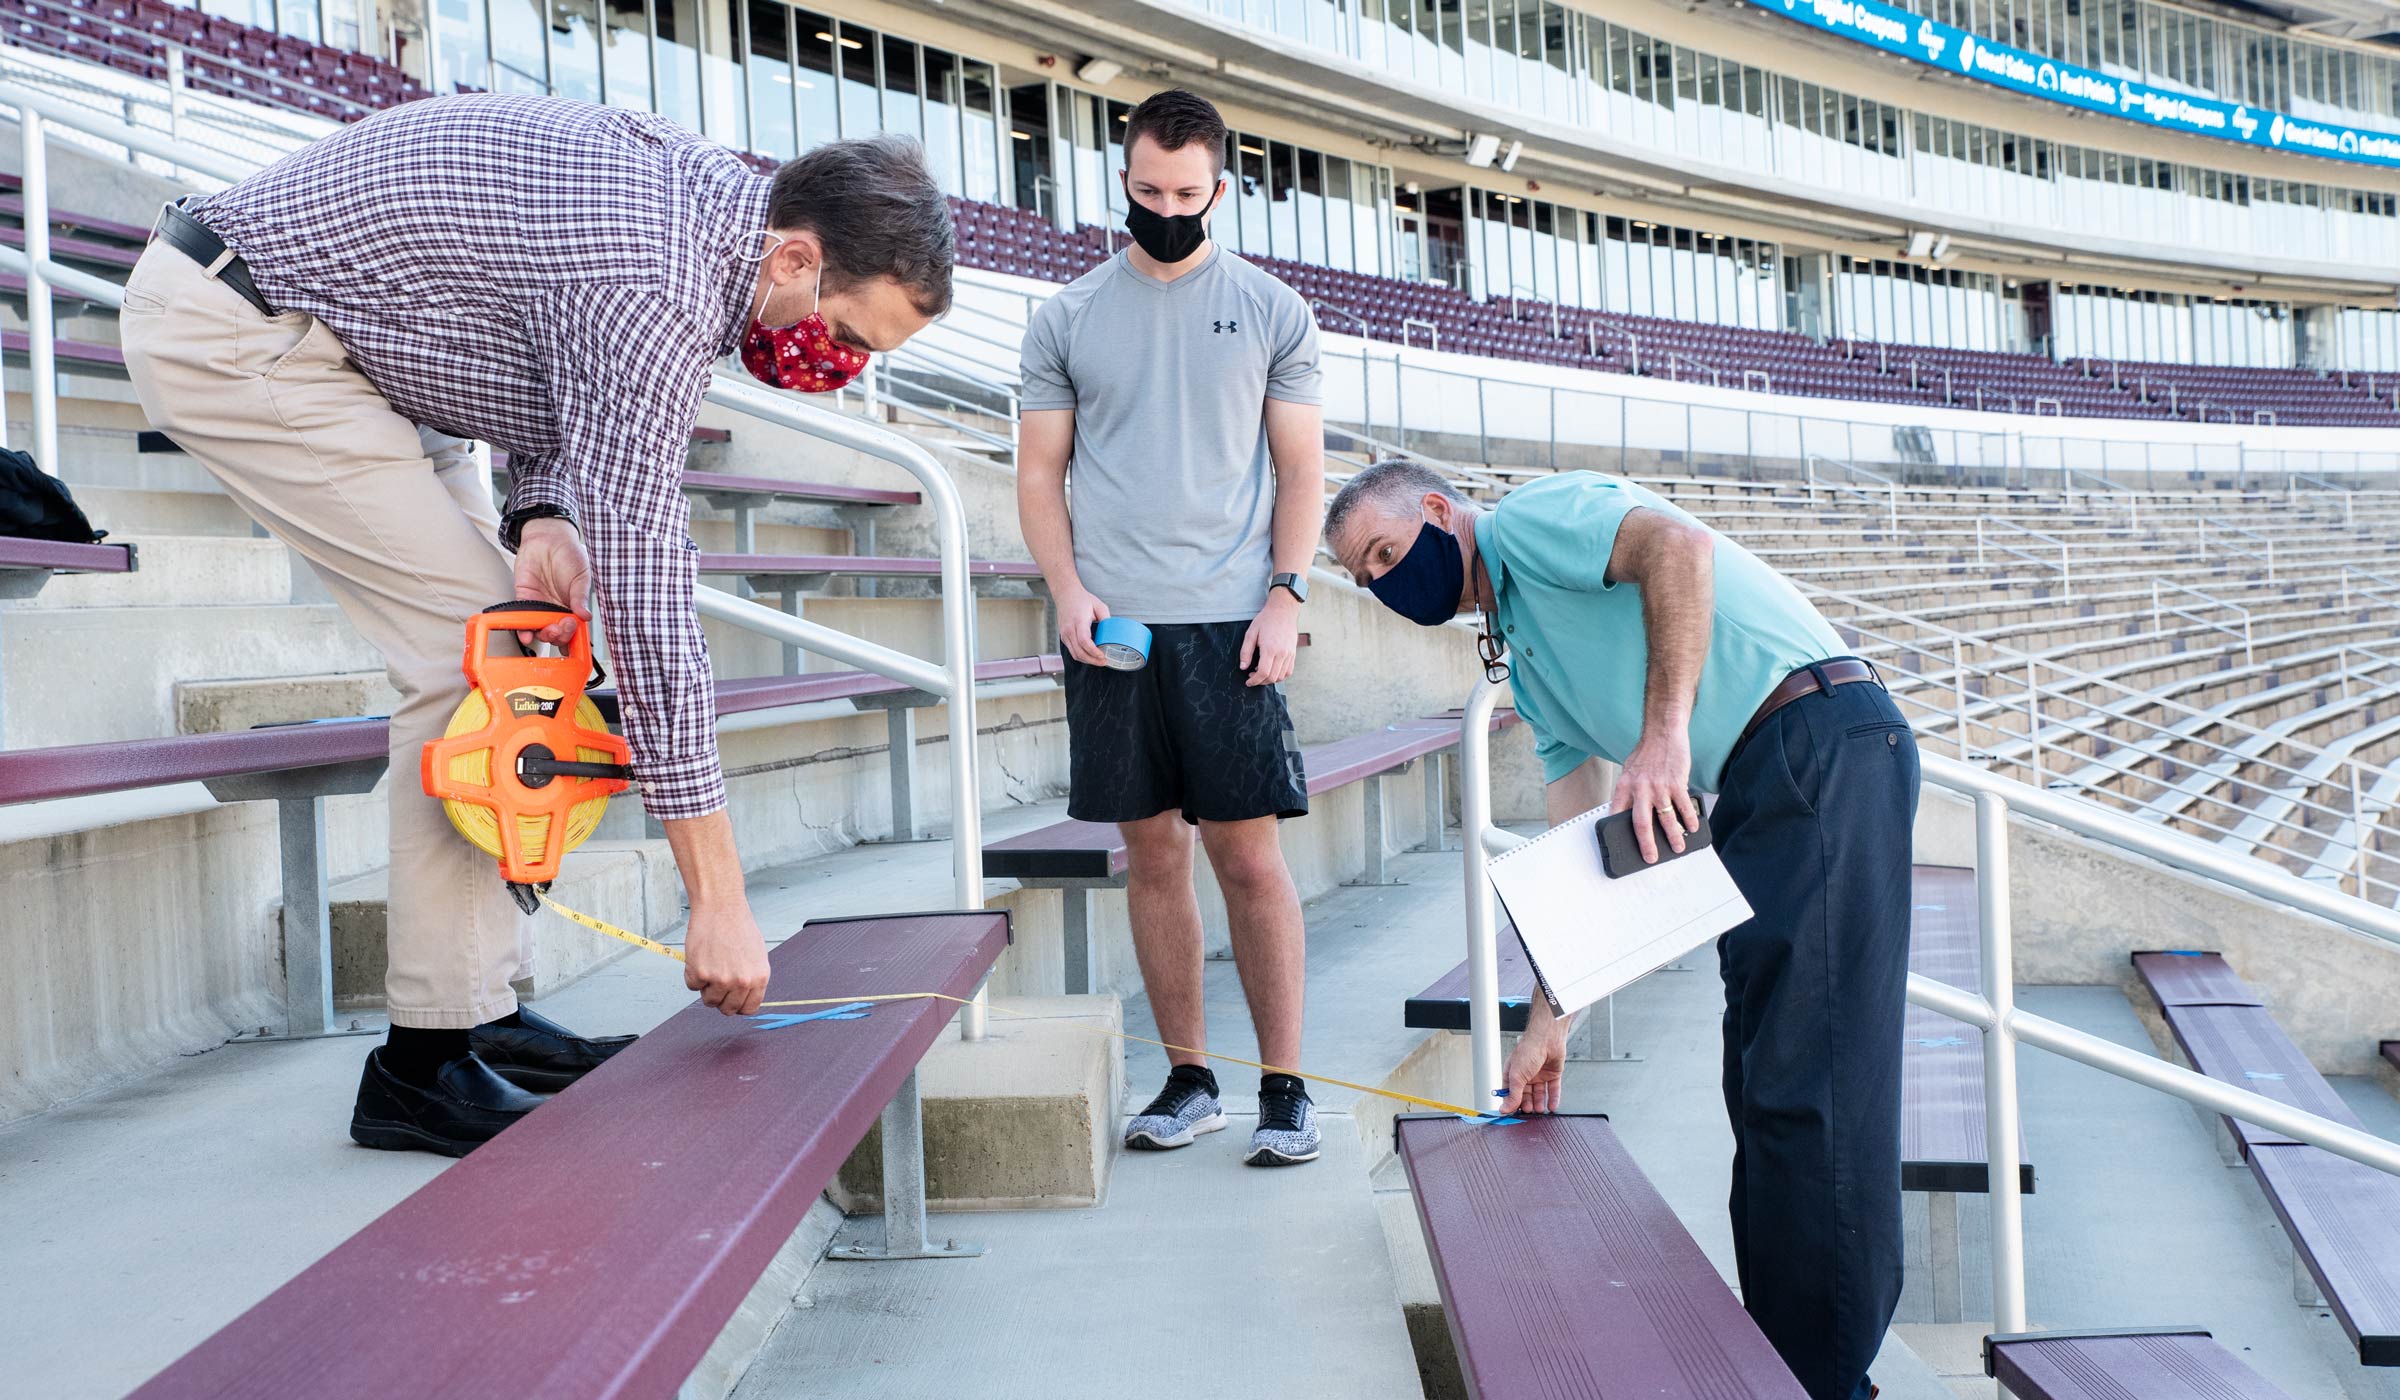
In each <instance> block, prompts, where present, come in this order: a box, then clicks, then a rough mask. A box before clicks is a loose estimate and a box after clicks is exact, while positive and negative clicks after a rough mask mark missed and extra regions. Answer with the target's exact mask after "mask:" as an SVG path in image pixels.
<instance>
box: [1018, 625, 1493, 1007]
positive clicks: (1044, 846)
mask: <svg viewBox="0 0 2400 1400" xmlns="http://www.w3.org/2000/svg"><path fill="white" fill-rule="evenodd" d="M1301 640H1302V642H1303V644H1305V643H1306V641H1307V639H1306V638H1305V637H1303V638H1302V639H1301ZM1516 722H1517V714H1516V711H1514V710H1499V711H1496V712H1494V714H1493V715H1492V728H1493V729H1495V730H1499V729H1505V728H1507V727H1509V726H1510V725H1513V724H1515V723H1516ZM1457 746H1458V720H1457V719H1455V718H1453V717H1448V716H1439V715H1436V716H1431V717H1428V718H1425V719H1413V720H1406V721H1403V722H1401V723H1398V724H1392V725H1387V726H1385V727H1384V728H1382V729H1379V730H1375V731H1372V732H1370V733H1366V734H1358V735H1353V736H1351V737H1350V738H1347V739H1336V740H1334V741H1333V742H1331V743H1325V744H1315V745H1311V746H1310V747H1308V748H1305V749H1303V750H1301V753H1300V762H1301V766H1302V767H1303V768H1305V769H1306V770H1307V772H1308V795H1309V796H1311V797H1315V796H1317V795H1318V794H1319V793H1325V792H1331V791H1333V790H1334V789H1335V788H1339V787H1346V786H1348V785H1349V784H1351V783H1358V782H1363V783H1365V784H1366V785H1367V788H1366V813H1365V819H1366V820H1365V824H1366V870H1365V873H1364V875H1363V876H1362V877H1361V878H1360V879H1358V880H1355V881H1350V882H1349V883H1352V884H1359V885H1384V884H1391V883H1394V882H1393V881H1391V880H1389V879H1387V878H1385V873H1384V863H1385V860H1386V859H1387V851H1386V847H1387V844H1388V838H1387V837H1386V835H1385V824H1384V818H1383V780H1384V778H1385V777H1387V776H1389V775H1391V774H1395V773H1404V772H1406V771H1408V769H1409V768H1410V766H1412V765H1413V764H1415V763H1416V762H1417V760H1419V759H1422V758H1432V759H1434V763H1433V765H1432V766H1431V767H1430V768H1428V769H1427V770H1426V777H1427V781H1426V784H1425V787H1426V816H1427V826H1426V830H1427V831H1428V832H1429V833H1431V837H1430V840H1431V841H1432V842H1434V843H1439V842H1440V840H1441V833H1442V822H1443V813H1444V811H1445V808H1444V799H1443V796H1442V783H1441V771H1442V770H1441V763H1440V758H1439V756H1440V755H1441V754H1442V753H1443V752H1444V751H1445V750H1448V749H1453V748H1456V747H1457ZM1419 849H1427V850H1432V849H1439V846H1438V844H1434V845H1428V846H1424V847H1420V848H1419ZM1126 859H1127V857H1126V849H1125V838H1124V836H1123V834H1122V833H1120V832H1119V831H1118V829H1117V827H1116V825H1115V824H1114V823H1111V822H1079V821H1073V820H1069V821H1063V822H1054V823H1052V824H1051V825H1049V826H1045V827H1042V828H1041V829H1039V830H1036V831H1028V832H1025V833H1023V834H1021V835H1017V836H1011V837H1009V838H1007V839H1006V840H1002V841H994V842H992V843H991V844H989V845H987V846H985V847H984V848H983V873H984V874H985V875H988V876H991V877H993V878H996V879H1011V880H1015V881H1016V882H1017V883H1018V884H1020V885H1024V886H1026V887H1028V888H1032V889H1054V890H1058V891H1060V900H1061V902H1062V905H1063V910H1062V935H1063V940H1064V943H1065V950H1064V955H1065V970H1066V981H1065V987H1066V990H1067V991H1068V993H1070V994H1080V993H1083V992H1088V991H1090V990H1091V989H1092V985H1091V969H1092V941H1091V934H1092V898H1093V893H1094V891H1097V890H1104V889H1123V888H1124V887H1125V871H1126Z"/></svg>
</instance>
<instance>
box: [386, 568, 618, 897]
mask: <svg viewBox="0 0 2400 1400" xmlns="http://www.w3.org/2000/svg"><path fill="white" fill-rule="evenodd" d="M567 611H568V609H566V608H562V607H560V606H558V605H557V604H555V603H541V602H530V601H520V602H513V603H500V604H497V605H495V606H493V607H490V608H486V609H485V610H484V611H482V612H480V613H477V614H476V615H475V616H473V617H471V618H469V619H467V648H466V660H465V670H466V676H467V680H468V682H469V683H470V684H472V685H473V686H474V687H475V688H474V689H473V690H472V691H469V692H468V694H467V697H466V699H464V700H462V701H460V702H459V706H458V709H457V710H456V711H455V712H453V713H452V714H451V716H450V725H449V728H448V729H447V731H446V732H445V733H444V734H443V736H442V737H441V738H439V739H435V740H432V741H430V742H428V743H427V744H426V745H425V750H424V755H423V758H422V761H421V763H420V769H421V776H422V778H423V781H424V785H425V792H426V794H427V795H428V796H432V797H438V798H440V799H442V810H443V811H444V812H446V813H447V814H448V815H449V817H450V824H451V825H452V826H455V827H457V828H458V831H459V834H460V835H462V836H464V837H466V838H467V840H469V841H470V842H473V843H474V845H475V847H476V848H477V849H478V850H481V851H482V852H483V853H484V854H486V855H489V856H493V857H496V858H497V859H498V860H499V862H500V874H501V877H502V878H503V879H505V880H507V881H508V884H509V890H510V893H512V894H514V895H515V896H516V899H517V903H518V904H519V905H521V906H522V907H524V909H525V911H526V912H527V913H531V912H533V910H534V909H535V908H537V907H539V906H538V901H537V899H536V896H535V891H536V890H539V889H548V888H549V886H550V882H551V881H553V880H555V879H557V878H558V865H559V861H560V859H561V858H562V857H564V856H565V855H566V853H567V852H568V851H571V850H573V849H574V848H575V847H577V846H579V845H582V844H583V842H584V841H585V840H586V839H587V838H589V837H590V836H591V834H592V832H593V831H594V830H595V829H597V828H598V826H599V825H600V818H601V815H602V814H603V813H604V812H605V811H606V810H607V808H608V799H609V796H610V794H612V793H618V792H623V791H624V790H625V788H626V787H627V786H628V785H629V783H628V779H630V778H631V776H632V770H631V769H630V768H629V767H628V766H627V765H628V763H629V761H630V760H631V758H632V752H631V750H629V749H628V748H627V747H626V744H625V741H624V740H623V739H620V738H618V737H617V736H616V735H614V734H611V733H609V732H608V723H607V721H606V720H605V719H604V718H603V717H602V716H601V714H600V707H599V706H598V705H595V704H593V703H592V700H591V697H589V696H587V695H585V694H584V687H585V685H586V684H587V681H586V677H590V676H592V675H593V666H592V642H591V635H590V629H589V628H587V627H582V626H578V627H577V628H576V629H575V636H574V638H573V639H572V640H571V641H570V642H569V643H568V645H567V652H566V655H564V656H530V655H504V656H494V655H492V654H491V651H492V643H493V640H494V637H495V634H497V636H498V637H499V638H500V639H501V640H503V641H504V642H505V643H506V644H507V645H508V646H509V647H511V648H515V647H516V639H515V638H514V637H513V636H511V635H510V634H511V633H514V632H518V631H527V632H531V631H538V630H540V629H541V628H543V627H547V626H549V625H550V624H551V623H553V622H556V621H557V620H558V618H559V616H560V615H561V614H563V613H566V612H567Z"/></svg>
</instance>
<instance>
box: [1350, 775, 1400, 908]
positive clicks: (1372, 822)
mask: <svg viewBox="0 0 2400 1400" xmlns="http://www.w3.org/2000/svg"><path fill="white" fill-rule="evenodd" d="M1408 768H1409V765H1407V764H1403V765H1401V766H1400V767H1398V768H1395V769H1393V770H1391V771H1392V772H1395V773H1405V772H1407V771H1408ZM1386 776H1387V775H1386V774H1383V773H1376V774H1372V775H1370V776H1369V777H1368V778H1367V779H1366V782H1365V784H1364V786H1365V787H1366V793H1365V802H1366V818H1367V819H1366V851H1367V863H1366V868H1365V869H1364V870H1363V871H1361V872H1360V874H1359V877H1358V878H1357V879H1355V880H1344V881H1343V882H1342V883H1343V884H1344V885H1346V886H1352V887H1357V886H1367V885H1405V884H1407V883H1408V882H1407V881H1406V880H1395V879H1392V878H1391V877H1390V876H1389V875H1388V874H1387V873H1386V871H1385V867H1384V862H1385V859H1386V855H1387V852H1388V850H1389V846H1388V842H1389V839H1390V838H1389V836H1388V835H1387V834H1386V829H1385V826H1384V820H1383V780H1384V778H1385V777H1386Z"/></svg>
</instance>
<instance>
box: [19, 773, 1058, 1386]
mask: <svg viewBox="0 0 2400 1400" xmlns="http://www.w3.org/2000/svg"><path fill="white" fill-rule="evenodd" d="M1063 806H1064V804H1063V803H1048V804H1038V805H1029V806H1023V807H1011V808H1008V809H1005V810H1002V811H997V812H994V813H991V814H990V815H989V816H987V818H986V826H987V830H988V833H989V834H990V835H991V836H993V837H999V836H1006V835H1010V834H1013V833H1015V832H1018V831H1023V830H1027V829H1030V828H1032V827H1036V826H1040V825H1043V824H1045V823H1047V822H1052V821H1056V820H1058V819H1059V817H1061V816H1062V815H1064V813H1063V811H1062V810H1061V809H1062V808H1063ZM949 869H950V847H949V845H948V844H947V843H946V842H926V843H913V844H906V845H871V846H858V847H853V848H851V849H849V850H845V851H840V852H836V853H834V854H832V855H828V856H825V857H821V858H819V859H816V860H812V861H807V862H803V863H801V864H798V865H793V866H785V867H777V868H772V869H767V870H761V871H757V872H754V873H753V874H752V875H751V877H750V898H751V904H752V908H753V909H754V910H755V911H756V913H757V915H758V920H759V924H760V926H761V927H762V928H764V929H765V930H766V931H767V935H768V937H769V939H770V940H775V939H778V938H779V937H780V936H781V935H782V934H785V933H789V932H790V931H792V930H794V929H796V928H798V927H799V925H800V924H801V922H802V921H804V920H806V919H809V918H814V917H821V916H827V915H835V914H855V913H873V912H878V911H897V910H903V909H912V908H918V907H921V906H922V904H923V898H924V897H923V893H922V892H923V891H924V890H926V889H929V888H939V889H943V890H947V889H948V888H949V884H948V879H949ZM665 941H668V942H678V941H680V938H679V936H678V935H670V936H669V937H668V938H667V939H666V940H665ZM691 1002H692V994H691V993H690V992H688V991H686V990H684V986H683V976H682V972H681V970H680V969H679V968H677V967H675V966H673V965H672V964H669V963H668V962H666V961H665V960H664V959H662V958H658V957H655V956H653V955H651V954H647V953H640V952H634V951H631V950H629V951H628V953H627V955H626V956H624V957H620V958H618V959H617V960H616V961H615V962H612V963H610V964H608V965H607V966H605V967H602V968H600V969H599V970H597V971H595V972H593V973H592V974H590V975H589V976H587V977H585V978H584V979H583V980H581V981H579V982H577V983H576V984H575V985H573V986H571V987H569V988H567V989H565V990H564V991H562V992H560V993H558V994H557V995H555V996H552V997H549V998H546V999H545V1000H543V1001H542V1002H541V1004H540V1007H541V1010H542V1011H543V1012H544V1013H546V1014H548V1015H550V1016H552V1017H554V1018H556V1019H557V1020H559V1021H561V1022H563V1023H565V1024H566V1025H569V1026H572V1027H574V1028H575V1029H577V1030H579V1031H583V1032H586V1033H588V1034H592V1035H604V1034H611V1033H615V1032H622V1031H644V1030H648V1029H649V1028H650V1027H652V1026H655V1025H657V1024H658V1023H659V1022H660V1021H663V1020H665V1019H666V1018H667V1017H668V1016H669V1015H672V1014H673V1013H674V1012H676V1011H678V1010H680V1009H682V1008H683V1007H685V1006H688V1005H690V1004H691ZM375 1043H376V1040H375V1038H373V1037H343V1038H338V1039H331V1040H316V1041H295V1042H288V1043H276V1044H243V1045H227V1046H224V1047H222V1048H220V1049H217V1050H213V1051H210V1052H208V1053H206V1054H202V1055H195V1056H191V1057H188V1058H186V1059H183V1060H179V1061H177V1062H176V1063H173V1064H170V1065H165V1066H162V1067H160V1069H159V1070H158V1072H157V1073H156V1074H154V1075H152V1076H150V1077H148V1078H146V1079H143V1080H140V1081H137V1082H135V1083H133V1084H130V1085H127V1086H124V1087H122V1088H118V1089H115V1090H111V1091H108V1092H106V1093H102V1094H98V1095H94V1096H93V1097H91V1098H88V1099H83V1100H80V1101H78V1102H75V1103H72V1104H68V1105H66V1106H64V1107H61V1108H59V1109H56V1110H54V1111H52V1112H49V1113H46V1114H43V1115H41V1116H39V1117H36V1118H30V1119H26V1120H24V1121H22V1122H19V1123H14V1124H10V1125H9V1126H7V1127H6V1128H0V1220H6V1221H8V1222H9V1224H8V1226H7V1228H5V1229H0V1357H5V1358H7V1361H6V1366H7V1372H8V1379H6V1380H0V1394H5V1395H8V1396H11V1397H14V1396H18V1395H23V1396H28V1397H39V1400H105V1398H106V1397H113V1396H119V1395H123V1394H124V1393H125V1392H126V1391H128V1390H130V1389H132V1388H133V1387H134V1386H135V1385H137V1384H139V1383H140V1382H141V1381H143V1380H144V1379H146V1378H147V1377H149V1376H150V1375H151V1374H152V1373H153V1372H155V1371H157V1370H158V1369H159V1368H160V1367H162V1366H164V1365H166V1364H167V1363H168V1362H170V1361H172V1360H174V1359H175V1358H176V1357H177V1356H180V1355H182V1354H183V1353H184V1352H185V1351H187V1350H189V1349H190V1348H191V1347H192V1346H194V1345H195V1344H197V1343H198V1342H199V1341H200V1340H201V1339H202V1338H204V1337H206V1336H208V1335H209V1334H210V1333H211V1332H214V1331H215V1330H216V1329H217V1328H219V1327H221V1326H223V1325H224V1324H225V1323H227V1322H229V1321H231V1320H233V1318H235V1317H236V1316H238V1315H239V1314H240V1313H241V1312H242V1311H243V1310H245V1309H246V1308H248V1307H249V1306H250V1305H251V1304H253V1303H255V1302H257V1301H258V1300H259V1299H261V1298H263V1297H265V1296H266V1295H267V1294H268V1293H270V1292H272V1291H273V1290H274V1289H275V1288H277V1287H278V1286H280V1285H281V1284H282V1283H283V1282H284V1281H285V1280H287V1279H289V1278H290V1277H291V1276H292V1275H294V1274H296V1273H298V1272H299V1271H300V1270H302V1269H304V1268H306V1267H307V1266H308V1265H309V1264H311V1263H313V1262H315V1261H316V1259H317V1258H319V1257H320V1256H321V1255H323V1254H324V1253H325V1252H326V1251H327V1250H329V1249H331V1248H333V1246H335V1245H337V1244H339V1243H341V1242H342V1241H343V1240H345V1239H347V1238H349V1237H350V1236H351V1235H352V1234H353V1233H355V1232H356V1231H357V1230H359V1229H360V1228H361V1227H362V1226H364V1225H366V1224H367V1222H369V1221H370V1220H373V1219H374V1218H375V1217H376V1216H378V1215H380V1214H382V1213H383V1212H384V1211H385V1210H387V1209H389V1208H390V1207H391V1206H393V1205H395V1204H397V1203H398V1202H399V1201H400V1200H401V1198H402V1197H405V1196H406V1195H408V1194H409V1193H410V1192H412V1191H414V1190H416V1189H417V1188H418V1187H419V1186H422V1185H423V1184H424V1183H426V1182H427V1181H430V1180H432V1179H433V1177H434V1176H435V1174H437V1173H438V1172H440V1171H441V1170H442V1169H443V1168H444V1167H446V1166H448V1165H449V1162H448V1160H447V1159H445V1158H438V1157H433V1156H430V1155H427V1154H424V1153H415V1152H405V1153H399V1152H374V1151H370V1150H368V1149H365V1148H362V1147H358V1146H356V1145H354V1144H352V1143H351V1141H350V1139H349V1136H348V1128H349V1115H350V1105H351V1100H352V1098H353V1096H354V1095H355V1094H356V1093H357V1089H358V1075H359V1063H360V1061H361V1060H362V1059H363V1058H364V1057H365V1055H366V1052H367V1050H368V1048H369V1047H370V1046H372V1045H374V1044H375ZM562 1189H572V1187H571V1186H565V1187H562Z"/></svg>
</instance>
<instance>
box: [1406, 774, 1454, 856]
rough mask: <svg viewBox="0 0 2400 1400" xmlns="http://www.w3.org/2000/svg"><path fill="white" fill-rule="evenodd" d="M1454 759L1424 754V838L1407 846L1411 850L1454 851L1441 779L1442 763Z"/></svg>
mask: <svg viewBox="0 0 2400 1400" xmlns="http://www.w3.org/2000/svg"><path fill="white" fill-rule="evenodd" d="M1454 761H1455V760H1453V759H1452V757H1451V756H1450V755H1449V754H1446V753H1432V754H1427V755H1425V839H1424V840H1423V841H1420V842H1418V843H1417V844H1416V845H1414V846H1411V847H1409V849H1410V850H1412V851H1431V852H1437V853H1438V852H1441V851H1455V850H1457V849H1458V848H1457V847H1456V846H1453V845H1451V844H1450V833H1449V830H1448V827H1449V822H1450V794H1449V791H1448V787H1447V784H1446V783H1445V782H1444V781H1443V779H1444V777H1445V775H1446V773H1447V769H1446V768H1445V766H1444V765H1446V764H1449V763H1451V762H1454Z"/></svg>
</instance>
